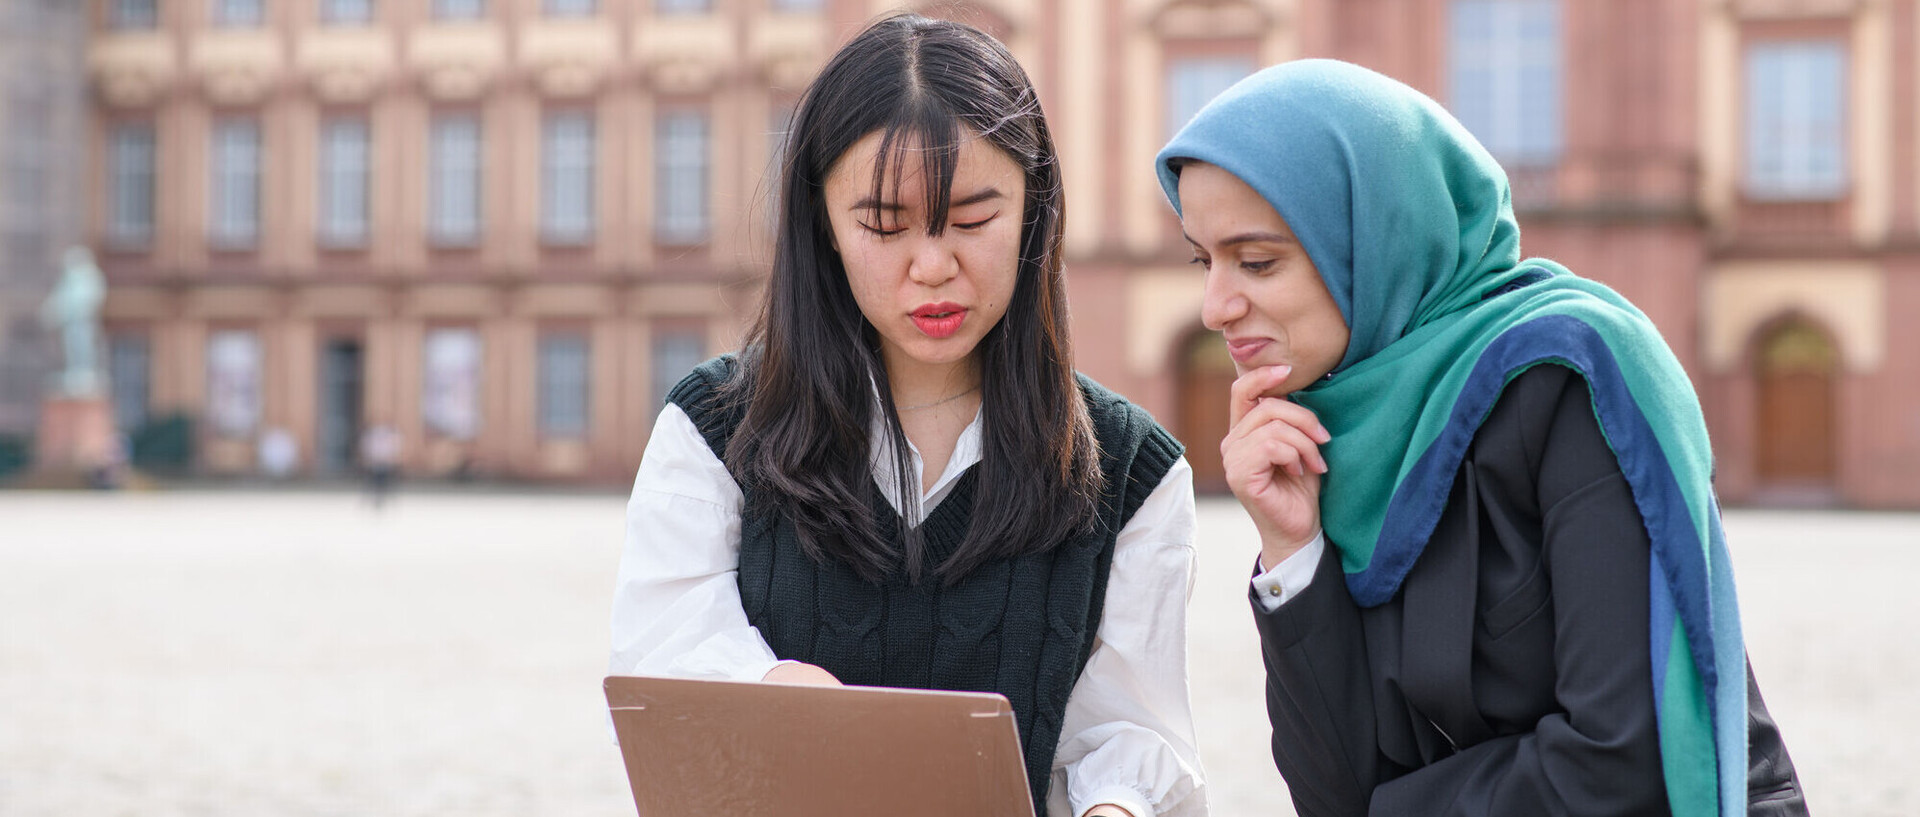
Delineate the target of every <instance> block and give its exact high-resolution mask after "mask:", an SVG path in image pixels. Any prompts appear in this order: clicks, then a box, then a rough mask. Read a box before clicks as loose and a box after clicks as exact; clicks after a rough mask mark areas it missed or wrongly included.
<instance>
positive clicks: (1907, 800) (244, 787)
mask: <svg viewBox="0 0 1920 817" xmlns="http://www.w3.org/2000/svg"><path fill="white" fill-rule="evenodd" d="M623 501H624V498H623V497H620V496H617V495H613V494H580V495H556V494H540V495H510V494H501V493H498V492H496V491H493V490H492V489H486V490H484V491H482V490H476V491H474V492H471V493H464V494H463V493H450V492H444V491H434V492H420V493H408V492H403V493H402V494H401V495H399V496H398V497H397V499H396V500H395V501H394V502H392V503H390V504H389V505H388V506H387V507H386V508H385V509H384V510H381V511H375V510H374V509H373V508H372V507H371V506H369V505H368V504H367V503H366V502H365V501H364V500H363V499H362V497H361V496H359V495H357V494H354V493H352V492H349V491H344V490H341V491H333V492H328V491H313V492H295V491H244V490H233V491H183V492H165V493H162V492H153V493H126V494H114V495H108V494H84V493H30V492H0V815H6V817H56V816H57V817H74V816H85V817H119V816H120V815H140V817H176V816H178V817H187V816H188V815H191V816H192V817H222V816H224V815H248V816H249V817H254V816H256V815H285V816H286V817H323V816H324V817H362V816H363V815H387V816H391V817H411V816H412V815H447V814H460V815H464V816H465V817H507V815H514V816H515V817H536V816H537V817H545V816H547V815H556V816H561V815H564V816H565V817H621V816H622V815H632V814H633V804H632V800H631V799H630V797H629V795H628V792H627V789H626V780H625V775H624V772H623V770H622V769H621V767H620V765H619V755H618V752H617V750H616V749H615V747H614V746H613V745H612V743H611V742H610V739H609V738H608V733H607V729H606V724H605V719H604V710H605V704H604V700H603V699H602V698H601V697H600V678H601V676H602V675H603V674H604V670H605V661H606V647H607V626H608V625H607V609H608V602H609V595H610V592H611V589H612V583H613V575H614V568H615V564H616V562H617V561H618V559H619V552H620V538H621V528H622V505H623ZM1727 529H1728V538H1729V541H1730V545H1731V547H1732V549H1733V554H1734V560H1735V568H1736V570H1737V571H1738V575H1739V580H1740V590H1741V602H1742V607H1743V611H1744V618H1745V622H1746V628H1747V633H1748V639H1749V649H1750V653H1751V656H1752V660H1753V663H1754V666H1755V668H1756V671H1757V672H1758V675H1759V678H1760V682H1761V685H1762V689H1763V690H1764V692H1765V693H1766V696H1767V702H1768V704H1769V706H1770V707H1771V708H1772V710H1773V713H1774V715H1775V717H1776V718H1777V719H1778V721H1779V722H1780V725H1781V729H1782V732H1783V733H1784V735H1785V736H1786V739H1787V742H1788V746H1789V748H1790V749H1791V750H1792V753H1793V756H1794V760H1795V761H1796V763H1797V765H1798V766H1799V770H1800V774H1801V779H1802V782H1803V783H1804V785H1805V787H1806V790H1807V793H1808V800H1809V803H1810V806H1811V808H1812V809H1813V810H1814V812H1815V813H1816V814H1827V815H1846V817H1893V816H1894V815H1907V814H1912V813H1913V811H1914V809H1915V803H1916V802H1920V776H1916V775H1915V774H1914V770H1915V768H1916V759H1915V758H1916V752H1915V749H1916V747H1917V746H1920V742H1917V741H1916V739H1915V735H1916V733H1920V699H1916V697H1915V695H1914V694H1913V690H1914V689H1915V688H1916V686H1920V636H1916V635H1915V634H1914V631H1913V629H1912V623H1913V622H1914V621H1917V620H1920V593H1916V592H1915V591H1914V589H1913V584H1914V577H1915V576H1916V575H1920V515H1916V514H1871V513H1841V512H1801V511H1792V512H1789V511H1762V510H1742V509H1736V510H1732V511H1729V512H1728V514H1727ZM1197 546H1198V549H1199V560H1200V569H1199V573H1198V577H1197V581H1196V586H1195V590H1194V599H1193V603H1192V606H1191V614H1192V617H1191V645H1192V654H1191V657H1190V663H1189V666H1190V667H1191V671H1192V674H1193V695H1194V705H1195V707H1196V709H1197V714H1198V718H1199V729H1200V742H1201V748H1202V756H1203V758H1204V761H1205V764H1206V767H1207V772H1208V783H1209V787H1210V789H1211V800H1212V803H1213V813H1214V814H1216V815H1221V817H1243V816H1245V817H1254V816H1255V815H1259V816H1260V817H1266V815H1284V814H1291V813H1292V809H1291V804H1290V801H1289V800H1288V798H1287V795H1286V791H1285V787H1284V786H1283V785H1282V784H1281V782H1280V779H1279V776H1278V774H1277V773H1276V772H1275V771H1274V769H1273V765H1272V762H1271V759H1270V758H1269V756H1268V750H1267V738H1268V730H1267V725H1266V715H1265V710H1264V705H1263V700H1264V699H1263V698H1262V685H1263V678H1262V674H1261V671H1260V663H1259V656H1258V650H1257V639H1256V638H1255V636H1254V632H1253V626H1252V622H1251V618H1250V616H1249V614H1248V611H1247V602H1246V590H1245V584H1244V580H1245V576H1246V571H1247V568H1248V566H1249V564H1250V561H1251V559H1252V555H1253V553H1254V551H1255V549H1256V545H1255V543H1254V540H1253V531H1252V527H1251V525H1250V524H1249V523H1248V522H1247V521H1246V518H1245V517H1244V516H1243V515H1242V514H1241V513H1240V510H1239V508H1238V507H1237V506H1236V505H1234V504H1233V503H1232V501H1231V500H1221V499H1208V500H1204V501H1203V502H1202V503H1201V512H1200V537H1199V541H1198V543H1197Z"/></svg>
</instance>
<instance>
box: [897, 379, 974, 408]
mask: <svg viewBox="0 0 1920 817" xmlns="http://www.w3.org/2000/svg"><path fill="white" fill-rule="evenodd" d="M979 390H980V387H979V386H977V385H976V386H974V387H973V388H971V389H967V390H966V391H963V392H961V393H959V394H956V395H954V396H952V397H942V398H940V399H938V400H935V401H933V402H931V403H921V404H920V405H917V406H894V408H893V410H894V411H919V410H921V409H930V408H933V407H934V406H944V405H946V404H948V403H951V402H953V401H955V400H958V399H960V398H962V397H965V396H967V395H969V394H972V393H974V392H977V391H979Z"/></svg>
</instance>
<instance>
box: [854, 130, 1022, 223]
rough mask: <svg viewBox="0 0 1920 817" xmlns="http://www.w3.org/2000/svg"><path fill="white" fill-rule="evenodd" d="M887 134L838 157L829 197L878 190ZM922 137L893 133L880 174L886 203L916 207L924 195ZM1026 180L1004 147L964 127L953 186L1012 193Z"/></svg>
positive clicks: (877, 134)
mask: <svg viewBox="0 0 1920 817" xmlns="http://www.w3.org/2000/svg"><path fill="white" fill-rule="evenodd" d="M884 137H885V134H884V132H883V131H877V130H876V131H874V132H872V133H869V134H867V135H866V136H863V137H861V138H860V140H859V141H857V142H854V143H853V146H852V147H849V148H847V152H846V153H843V154H841V155H840V160H839V161H837V162H835V163H834V166H833V171H832V172H831V173H829V174H828V175H827V190H826V192H827V197H828V198H829V199H831V200H838V199H842V198H845V199H864V198H866V197H867V196H868V195H870V194H872V193H873V192H874V189H873V183H874V169H875V166H876V164H878V163H879V162H880V161H882V157H881V156H880V146H881V142H882V141H883V139H884ZM922 141H923V140H922V139H921V137H920V135H919V134H916V133H912V132H909V131H901V132H899V133H896V134H895V135H894V141H893V144H892V145H889V146H888V150H889V152H890V153H891V154H892V155H890V156H888V157H885V160H886V167H885V171H886V175H885V176H883V177H881V182H880V190H879V195H880V198H881V199H882V200H883V201H885V202H886V203H889V204H902V205H906V206H909V207H914V206H918V205H919V204H920V203H921V200H923V199H924V198H925V196H924V195H923V193H924V187H925V184H926V172H927V167H926V165H927V163H926V162H925V159H926V156H925V155H924V154H923V148H922V147H921V145H922ZM1024 180H1025V174H1024V173H1023V172H1022V171H1021V169H1020V166H1019V165H1018V164H1017V163H1015V162H1014V161H1013V157H1011V156H1008V155H1007V153H1006V151H1003V150H1001V149H1000V148H999V147H998V146H996V145H994V144H993V143H992V142H990V141H987V139H986V138H984V137H982V136H980V135H979V134H978V133H975V132H974V131H972V130H969V129H966V128H962V129H961V130H960V133H959V138H958V139H956V140H955V142H954V168H953V178H951V179H949V180H947V181H948V186H949V187H950V188H952V189H954V190H956V191H958V190H965V192H973V191H974V190H976V189H979V188H983V187H989V186H992V187H998V188H999V189H1000V191H1001V192H1002V193H1008V194H1012V193H1013V192H1015V191H1016V190H1018V189H1019V188H1020V185H1021V183H1022V182H1024Z"/></svg>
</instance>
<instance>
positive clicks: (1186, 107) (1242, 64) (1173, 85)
mask: <svg viewBox="0 0 1920 817" xmlns="http://www.w3.org/2000/svg"><path fill="white" fill-rule="evenodd" d="M1251 73H1253V60H1251V59H1248V58H1246V57H1181V58H1176V59H1173V60H1170V61H1168V63H1167V123H1166V124H1167V136H1168V137H1171V136H1173V134H1174V133H1175V132H1176V131H1178V130H1180V129H1181V128H1183V127H1185V126H1186V124H1187V121H1188V120H1191V119H1193V115H1194V114H1197V113H1199V112H1200V109H1201V108H1204V107H1206V105H1207V103H1208V102H1211V101H1212V100H1213V98H1214V97H1216V96H1219V95H1220V92H1221V91H1224V90H1226V89H1227V88H1228V87H1229V86H1231V85H1233V84H1234V83H1236V82H1239V81H1240V80H1241V79H1242V78H1244V77H1246V76H1247V75H1248V74H1251Z"/></svg>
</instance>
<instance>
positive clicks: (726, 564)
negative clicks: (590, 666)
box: [607, 404, 779, 681]
mask: <svg viewBox="0 0 1920 817" xmlns="http://www.w3.org/2000/svg"><path fill="white" fill-rule="evenodd" d="M742 501H743V499H742V496H741V494H740V488H739V486H738V485H736V484H735V483H734V481H733V476H732V475H731V474H729V473H728V472H727V468H726V466H725V465H724V464H722V463H721V462H720V458H719V457H717V456H715V455H714V453H713V449H711V448H709V447H707V443H706V440H704V439H702V438H701V436H700V431H699V429H698V428H696V427H695V426H694V424H693V420H692V418H689V417H688V416H687V415H686V412H684V411H682V410H681V409H680V407H679V406H675V405H671V404H670V405H668V406H667V407H666V408H664V409H662V410H661V411H660V418H659V419H658V420H656V421H655V422H654V426H653V436H652V437H651V438H650V439H648V441H647V450H646V453H645V454H643V455H642V456H641V459H640V471H639V474H638V475H636V476H635V478H634V482H633V497H632V498H631V499H629V500H628V501H627V533H626V545H625V548H624V549H623V550H622V552H621V555H620V572H619V577H618V579H617V580H616V581H617V583H616V585H615V588H614V594H613V626H612V631H613V653H612V657H611V658H610V659H609V661H608V662H607V672H608V673H609V674H612V675H663V676H670V677H676V678H704V679H709V680H721V681H758V680H760V679H761V678H762V677H764V676H765V675H766V674H767V671H768V670H770V669H772V668H773V666H774V665H775V664H777V663H779V659H778V658H776V657H775V656H774V653H773V650H772V648H770V647H768V646H767V642H766V639H765V638H763V637H761V635H760V631H759V630H758V629H755V628H754V627H753V625H751V624H748V623H747V614H746V610H745V609H744V608H743V607H742V606H741V603H740V587H739V585H738V584H737V582H736V579H735V576H736V574H737V573H738V572H739V570H740V506H741V503H742Z"/></svg>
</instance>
